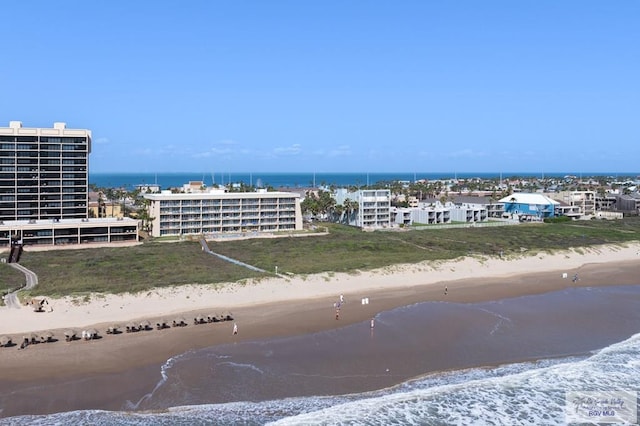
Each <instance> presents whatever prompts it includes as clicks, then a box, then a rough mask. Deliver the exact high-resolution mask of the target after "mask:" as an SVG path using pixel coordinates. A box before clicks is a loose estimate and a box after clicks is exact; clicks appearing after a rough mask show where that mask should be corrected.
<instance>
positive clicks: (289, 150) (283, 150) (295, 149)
mask: <svg viewBox="0 0 640 426" xmlns="http://www.w3.org/2000/svg"><path fill="white" fill-rule="evenodd" d="M273 152H274V154H276V155H298V154H300V153H301V152H302V147H301V146H300V144H297V143H295V144H293V145H291V146H284V147H276V148H274V150H273Z"/></svg>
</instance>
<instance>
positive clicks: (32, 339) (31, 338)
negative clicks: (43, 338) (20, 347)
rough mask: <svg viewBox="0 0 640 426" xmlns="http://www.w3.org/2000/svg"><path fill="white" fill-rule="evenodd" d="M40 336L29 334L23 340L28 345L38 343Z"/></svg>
mask: <svg viewBox="0 0 640 426" xmlns="http://www.w3.org/2000/svg"><path fill="white" fill-rule="evenodd" d="M37 339H38V336H36V335H35V334H34V333H28V334H25V335H23V336H22V340H23V341H24V342H27V343H36V341H37Z"/></svg>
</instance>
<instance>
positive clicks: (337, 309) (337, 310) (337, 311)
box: [336, 308, 340, 320]
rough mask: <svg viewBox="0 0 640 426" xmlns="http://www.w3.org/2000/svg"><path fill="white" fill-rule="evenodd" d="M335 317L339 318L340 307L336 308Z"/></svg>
mask: <svg viewBox="0 0 640 426" xmlns="http://www.w3.org/2000/svg"><path fill="white" fill-rule="evenodd" d="M336 319H337V320H339V319H340V308H336Z"/></svg>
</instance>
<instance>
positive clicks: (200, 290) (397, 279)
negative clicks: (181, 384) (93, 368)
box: [0, 242, 640, 353]
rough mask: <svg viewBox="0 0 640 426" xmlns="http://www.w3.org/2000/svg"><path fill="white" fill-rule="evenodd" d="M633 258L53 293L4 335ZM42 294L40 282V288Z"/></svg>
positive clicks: (1, 311) (1, 328)
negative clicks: (136, 290)
mask: <svg viewBox="0 0 640 426" xmlns="http://www.w3.org/2000/svg"><path fill="white" fill-rule="evenodd" d="M633 261H638V262H639V263H640V242H637V243H633V244H626V245H603V246H597V247H585V248H577V249H573V250H567V251H558V252H556V253H551V254H549V253H544V252H543V253H536V254H523V255H522V256H520V257H516V258H505V259H501V258H495V257H483V256H477V257H465V258H460V259H454V260H451V261H434V262H421V263H417V264H399V265H391V266H387V267H383V268H379V269H375V270H371V271H365V272H360V271H357V272H354V273H333V272H328V273H321V274H313V275H296V276H292V277H283V276H280V277H274V278H268V279H259V280H248V281H247V282H244V283H243V282H240V283H238V282H236V283H218V284H211V285H183V286H178V287H167V288H156V289H152V290H150V291H148V292H145V293H144V294H142V293H140V294H121V295H110V294H107V295H105V294H92V295H90V296H86V297H83V298H79V297H69V296H66V297H63V298H60V299H50V298H47V299H48V301H49V303H50V306H47V309H45V311H46V312H41V313H35V312H33V310H32V309H31V307H28V306H23V307H22V308H21V309H10V308H7V307H0V336H1V335H21V334H26V333H32V332H41V331H48V330H57V329H68V328H75V329H78V330H80V329H82V328H90V327H96V326H98V325H100V326H102V325H104V326H109V325H112V324H114V323H118V324H120V325H121V326H124V325H125V324H126V323H127V322H129V321H142V320H145V319H148V320H151V319H158V318H163V317H166V319H168V320H169V322H171V320H172V319H173V318H174V317H179V316H185V317H187V316H191V315H192V314H193V313H203V314H205V316H206V315H208V314H213V313H221V312H224V311H231V312H233V311H234V310H238V309H241V308H246V307H250V306H254V305H267V304H271V303H296V302H298V303H300V302H301V301H309V300H316V299H317V300H319V299H330V298H333V299H335V300H337V299H338V297H339V295H340V294H344V295H345V296H348V297H351V298H359V297H368V296H369V295H370V294H373V293H376V292H380V291H382V292H385V291H387V290H388V291H394V292H397V291H403V290H405V289H407V288H413V287H424V286H434V285H435V286H439V288H440V289H442V290H444V287H445V286H447V283H448V282H457V281H465V280H468V279H469V280H473V279H477V280H486V279H490V278H506V277H510V276H517V275H523V274H532V273H537V272H546V273H551V272H555V273H556V274H557V275H558V278H560V277H561V274H563V273H566V274H567V278H565V280H567V281H569V283H570V282H571V277H572V276H573V275H574V274H576V273H579V270H580V269H581V268H582V267H584V266H585V265H587V264H606V263H611V262H633ZM580 278H581V280H580V283H579V284H581V285H584V281H582V277H580ZM455 285H456V284H452V285H449V286H451V287H455ZM36 292H37V287H36V289H35V291H33V293H36ZM34 297H35V298H38V296H34ZM49 310H51V312H50V311H49ZM188 319H189V318H188ZM192 319H193V317H191V318H190V320H191V321H192ZM191 321H189V322H191ZM102 332H103V333H104V330H103V331H102ZM0 349H2V348H0ZM0 353H1V352H0Z"/></svg>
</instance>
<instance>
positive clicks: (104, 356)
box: [0, 246, 640, 418]
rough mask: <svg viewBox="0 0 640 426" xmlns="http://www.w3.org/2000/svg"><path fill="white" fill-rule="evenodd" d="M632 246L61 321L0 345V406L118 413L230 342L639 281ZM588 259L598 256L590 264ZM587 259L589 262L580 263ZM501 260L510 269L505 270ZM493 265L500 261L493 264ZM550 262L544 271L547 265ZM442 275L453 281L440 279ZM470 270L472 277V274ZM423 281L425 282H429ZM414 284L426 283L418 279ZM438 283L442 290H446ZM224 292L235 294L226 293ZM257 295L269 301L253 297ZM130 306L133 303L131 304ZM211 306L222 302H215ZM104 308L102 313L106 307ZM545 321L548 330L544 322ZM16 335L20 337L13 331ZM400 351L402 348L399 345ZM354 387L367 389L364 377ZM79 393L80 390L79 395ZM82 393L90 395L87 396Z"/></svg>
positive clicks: (316, 280) (480, 359)
mask: <svg viewBox="0 0 640 426" xmlns="http://www.w3.org/2000/svg"><path fill="white" fill-rule="evenodd" d="M636 248H637V246H633V247H627V248H624V249H622V248H620V247H610V246H607V247H600V248H599V249H598V250H593V252H592V253H590V254H586V255H585V254H579V253H575V252H571V253H562V254H560V255H558V254H556V255H552V256H550V255H541V254H540V255H537V256H534V257H529V258H522V259H517V260H515V261H514V260H506V261H500V260H497V261H496V260H495V259H494V260H493V261H492V260H485V261H483V262H479V261H478V260H477V259H469V258H467V259H464V260H461V261H459V262H455V263H454V262H452V263H442V264H441V265H439V267H438V268H435V267H432V269H428V268H427V267H426V266H425V265H413V266H412V267H411V268H408V267H407V266H406V265H405V266H402V267H400V266H398V267H394V268H386V269H385V270H384V273H383V272H380V271H379V272H378V273H367V274H365V273H362V274H358V275H346V274H345V276H343V275H342V274H335V275H334V276H333V277H332V279H333V281H332V280H327V276H326V275H327V274H323V275H322V276H319V277H311V278H307V280H304V281H302V282H299V281H296V282H295V284H292V280H289V281H288V282H286V283H285V284H288V285H286V286H282V287H280V288H273V287H270V285H273V283H274V282H275V281H277V280H269V283H267V285H266V289H267V290H268V291H267V290H265V288H264V287H263V288H262V290H263V291H262V292H257V291H256V290H257V289H259V288H261V287H260V286H261V284H258V285H257V286H241V287H237V288H236V290H237V291H238V292H240V291H239V290H243V291H242V292H241V293H242V295H243V296H245V295H246V294H247V293H246V291H249V290H251V291H253V292H254V293H257V294H255V295H254V296H256V297H254V298H252V299H248V300H246V299H245V300H243V299H242V298H237V301H236V304H235V305H233V306H232V307H231V308H230V309H228V310H230V311H232V312H233V314H234V316H235V321H228V322H219V323H206V324H199V325H194V324H193V316H194V315H195V314H197V313H203V314H205V315H206V314H207V313H211V312H212V311H213V312H215V311H219V312H221V311H223V310H226V309H223V308H222V307H221V308H220V309H217V308H211V307H209V308H200V309H191V310H186V311H185V310H182V309H183V308H184V307H185V306H184V304H183V303H182V304H181V303H178V302H179V301H178V302H176V303H173V304H172V306H171V307H172V308H173V310H174V311H172V312H173V313H168V312H167V311H163V312H159V311H158V310H156V311H154V312H156V315H151V314H149V315H144V316H139V318H144V319H148V320H149V321H151V323H152V325H153V324H155V323H154V320H155V319H156V318H166V319H167V320H169V322H171V320H172V319H173V316H177V315H180V316H183V317H185V319H186V320H187V323H188V325H187V326H186V327H175V328H168V329H164V330H155V329H154V330H151V331H140V332H136V333H122V334H119V335H107V334H105V329H106V327H107V326H109V325H111V324H112V323H113V322H114V321H104V322H97V323H95V322H94V323H91V324H87V326H88V325H92V326H93V327H95V328H97V329H98V330H99V333H100V335H101V336H102V337H101V338H100V339H97V340H89V341H84V340H77V341H73V342H65V341H64V338H63V336H62V334H61V333H62V330H64V327H62V328H57V329H52V328H49V329H48V330H53V331H54V335H55V336H56V337H57V338H58V339H60V340H59V341H57V342H53V343H38V344H35V345H31V346H28V347H27V348H26V349H24V350H16V348H17V347H19V346H14V347H12V348H0V361H1V362H0V377H1V379H0V388H2V389H7V390H9V389H11V390H12V391H11V392H10V393H9V394H5V395H4V396H2V395H0V399H2V398H7V399H6V400H5V401H6V402H7V403H6V404H5V407H7V408H6V409H5V410H4V411H2V412H0V418H2V417H6V416H13V415H20V414H28V413H31V414H46V413H52V412H56V411H68V410H70V409H73V410H76V409H94V408H96V409H107V410H122V409H125V407H123V406H122V403H123V400H126V401H134V402H135V401H139V400H141V398H144V395H146V394H147V393H148V392H149V391H150V390H151V389H154V387H155V386H156V385H157V383H158V382H159V380H161V378H162V377H161V373H160V372H161V367H162V365H164V364H165V363H166V362H167V360H169V359H172V357H175V356H177V355H181V354H185V353H187V352H190V353H192V352H194V351H197V350H198V349H203V348H210V347H217V346H219V345H225V344H228V343H237V344H241V343H242V344H245V343H251V342H265V341H271V340H273V339H277V338H280V337H287V338H289V337H296V336H297V337H302V336H309V335H311V334H313V333H317V332H324V331H329V332H330V331H331V330H335V329H338V328H345V327H348V326H351V325H353V324H359V323H361V324H364V325H363V327H365V328H366V330H367V334H368V330H369V320H370V319H371V318H373V317H376V316H378V315H379V314H380V313H385V312H386V313H388V312H389V311H391V310H393V309H395V308H398V307H404V306H410V305H414V304H417V303H421V302H451V303H443V304H437V305H438V306H443V307H444V309H445V311H442V312H445V313H446V312H449V313H450V312H453V311H455V309H456V308H455V307H456V306H460V305H461V304H462V305H465V304H473V303H480V302H491V301H500V300H504V299H512V298H518V297H521V296H527V295H540V294H547V293H551V292H554V291H556V290H563V289H569V288H571V287H606V286H620V285H640V282H639V279H638V277H640V258H637V257H636V256H637V255H636V252H635V251H634V250H636ZM594 259H598V260H599V261H597V262H595V261H594ZM584 260H590V261H591V262H588V263H583V261H584ZM513 262H515V263H513ZM559 264H560V265H564V266H565V268H562V269H557V267H558V265H559ZM505 265H507V266H510V267H509V268H505V267H504V266H505ZM500 266H503V267H502V268H500ZM547 267H548V268H551V269H547ZM417 268H420V272H416V271H415V269H417ZM517 268H521V269H522V270H523V271H524V272H523V273H514V270H516V269H517ZM388 269H393V270H394V271H389V270H388ZM532 269H534V270H535V269H537V271H534V272H532V271H531V270H532ZM425 271H426V272H425ZM562 271H565V272H566V273H567V274H568V276H567V278H563V276H562V273H563V272H562ZM574 273H578V274H579V281H578V282H576V283H573V282H572V280H571V277H572V275H573V274H574ZM425 275H429V276H428V277H427V276H425ZM443 275H445V276H451V277H457V278H458V279H451V280H438V279H439V278H441V277H442V276H443ZM469 275H475V276H474V277H470V276H469ZM427 278H431V281H429V279H427ZM369 280H370V281H369ZM423 281H426V282H423ZM380 282H386V283H387V285H380ZM420 282H423V283H422V284H419V283H420ZM305 283H306V284H308V285H309V286H311V287H313V286H316V285H324V286H325V287H327V288H326V289H324V292H317V293H310V292H309V287H307V286H305V285H304V284H305ZM416 283H418V284H416ZM281 284H282V283H281ZM338 284H339V286H338ZM292 285H297V286H298V287H301V290H305V291H306V293H305V294H308V299H305V300H303V299H300V298H295V297H294V296H296V295H297V293H295V292H292V291H291V290H290V288H291V286H292ZM445 287H446V288H447V294H445V293H444V289H445ZM276 290H279V291H276ZM342 290H343V291H342ZM272 292H273V293H272ZM281 292H285V293H288V295H289V296H290V298H289V299H287V298H281V299H277V298H274V295H276V296H281V295H282V293H281ZM292 293H293V294H292ZM303 293H304V292H303ZM341 293H343V294H344V296H345V304H344V306H343V308H342V309H341V313H340V320H339V321H337V320H336V319H335V316H334V312H335V311H334V308H333V303H335V302H336V301H337V300H338V297H339V295H340V294H341ZM219 294H220V292H215V293H213V295H212V297H214V296H217V295H219ZM228 294H231V295H232V296H233V295H235V293H233V292H231V293H228ZM228 294H227V298H226V299H225V298H224V297H221V299H224V300H226V301H227V302H229V301H230V300H234V299H233V298H232V297H229V296H228ZM264 294H266V295H267V296H269V297H266V296H264ZM236 297H237V295H236ZM365 297H366V298H368V299H369V301H370V303H369V304H362V303H361V299H362V298H365ZM175 298H176V297H174V299H175ZM134 300H135V299H134ZM185 300H190V299H185ZM259 300H268V301H267V302H264V303H259V302H258V301H259ZM169 301H171V299H170V300H169ZM202 302H204V301H202ZM206 302H208V303H211V300H208V299H207V300H206ZM92 303H94V302H92ZM131 303H132V305H133V306H135V303H133V301H132V302H131ZM89 305H91V304H89ZM160 305H161V306H158V307H156V308H160V307H162V309H167V308H166V307H165V306H164V305H163V304H160ZM92 306H93V305H92ZM98 306H99V305H98ZM188 306H189V305H188V304H187V307H188ZM211 306H220V305H217V304H213V303H212V304H211ZM59 307H60V304H59V303H58V302H56V304H55V308H56V310H54V313H55V312H58V311H59V310H58V308H59ZM72 307H73V308H76V309H83V308H84V312H85V314H84V315H78V316H74V314H76V313H77V312H78V311H74V310H73V309H71V307H70V308H69V309H70V310H71V312H72V313H71V314H70V315H71V317H72V319H74V320H79V319H85V320H86V321H90V320H91V318H93V316H92V315H91V314H90V313H89V314H86V312H87V310H86V308H87V305H84V306H82V307H77V306H74V305H72ZM107 308H108V307H106V308H104V309H105V310H106V311H108V309H107ZM96 309H98V308H96ZM447 309H449V310H447ZM452 309H453V310H452ZM118 310H119V309H118ZM21 311H25V313H27V314H29V315H30V316H31V317H32V318H33V317H35V318H38V319H39V320H42V319H43V318H47V317H49V316H50V314H48V313H34V312H33V311H31V310H30V309H29V310H26V309H22V310H21ZM80 312H82V311H80ZM178 312H179V314H178ZM2 314H4V311H0V318H2ZM549 314H552V312H549ZM446 315H449V314H446ZM449 318H450V322H449V323H448V324H449V326H451V327H454V328H453V329H456V330H458V332H462V334H459V333H453V334H451V335H448V334H447V335H443V336H440V337H438V338H439V339H442V340H441V341H440V343H441V344H442V345H444V346H447V345H453V346H456V345H459V344H464V345H466V346H465V347H467V348H470V347H475V346H473V345H474V344H473V341H474V339H475V337H474V336H469V335H467V334H465V333H466V330H465V329H466V328H467V326H468V323H465V322H464V320H462V319H458V318H457V317H455V316H453V317H449ZM440 320H441V319H440V317H437V316H436V318H435V321H440ZM234 322H235V323H237V324H238V326H239V334H238V335H233V333H232V328H233V324H234ZM123 324H124V323H123ZM465 324H467V325H465ZM5 326H6V324H5ZM383 326H384V325H383V324H379V325H376V332H378V327H383ZM14 327H15V324H14ZM456 327H458V328H456ZM460 327H462V328H460ZM543 327H544V329H547V326H543ZM76 328H77V327H76ZM77 329H78V330H79V328H77ZM527 329H529V330H530V331H529V332H528V333H532V332H533V333H534V334H533V335H535V332H534V331H531V330H535V329H536V326H534V325H531V327H529V326H527ZM382 330H383V328H380V332H381V331H382ZM636 330H640V327H637V328H636ZM523 331H524V329H523ZM434 332H435V330H434ZM0 334H5V333H0ZM605 334H606V333H605ZM14 336H15V334H14ZM18 337H20V336H19V335H18ZM434 337H435V335H434ZM456 339H459V340H456ZM578 341H580V339H578V340H576V341H575V342H573V343H569V347H570V348H576V347H577V346H576V345H578V343H577V342H578ZM469 345H471V346H469ZM444 346H438V347H444ZM343 350H345V351H346V352H344V353H340V354H339V356H340V357H341V359H342V360H344V362H345V363H353V362H356V365H357V363H358V361H357V359H355V360H354V359H353V357H354V355H353V354H350V351H351V349H349V350H347V346H344V348H343ZM472 351H473V350H472ZM402 352H403V353H404V350H402ZM456 353H458V352H456V351H454V352H452V353H451V354H452V355H454V354H456ZM537 356H538V355H536V352H535V351H532V352H524V353H523V354H522V355H517V356H516V355H512V356H511V357H508V359H510V360H514V361H515V360H518V359H520V360H521V359H535V358H536V357H537ZM431 357H432V359H431V362H433V363H434V364H433V368H434V369H435V370H434V371H447V370H449V369H451V368H456V366H457V364H455V362H454V361H452V359H450V357H448V356H444V355H442V354H439V351H438V350H435V352H432V355H431ZM501 357H503V354H501V353H500V351H499V350H498V351H494V350H489V352H487V353H485V354H484V355H483V354H475V355H472V356H471V359H470V360H467V361H465V362H470V365H474V363H480V364H482V365H492V364H494V361H495V363H500V362H503V361H504V359H503V358H501ZM375 359H376V357H375V356H374V357H373V358H372V360H371V362H372V363H374V364H375V363H379V362H380V361H376V360H375ZM398 359H405V361H407V362H406V364H407V366H409V365H411V368H409V369H408V370H407V371H412V372H415V371H416V369H419V367H418V364H419V362H418V360H416V359H414V358H413V355H411V354H409V353H404V355H401V356H399V358H398ZM420 362H421V361H420ZM329 364H330V362H329ZM412 372H407V373H406V374H405V376H402V377H401V376H394V377H393V378H391V377H387V378H385V377H382V378H380V379H375V380H377V381H376V382H375V383H376V385H378V384H379V385H380V386H391V385H395V384H397V383H399V382H400V381H402V380H404V379H406V378H407V376H411V374H413V373H412ZM368 380H373V379H368ZM378 380H379V381H378ZM70 383H76V385H74V386H77V389H76V388H75V387H74V388H73V389H74V392H78V393H77V394H75V395H73V398H74V399H73V400H69V401H67V402H61V401H60V400H54V401H49V399H50V397H51V391H52V390H53V389H56V387H57V386H60V389H63V388H64V386H69V384H70ZM87 383H89V384H87ZM354 386H364V382H363V383H362V384H357V385H354ZM367 386H371V382H368V384H367ZM97 387H100V390H96V388H97ZM103 387H104V388H103ZM36 389H37V391H36ZM78 389H80V390H78ZM82 389H85V390H84V391H82ZM89 389H91V391H90V392H87V391H88V390H89ZM114 390H115V394H114V393H113V392H114ZM348 390H349V391H351V390H353V389H348ZM356 390H357V388H356ZM21 396H22V397H21ZM69 398H71V396H69ZM9 401H10V405H9ZM9 407H10V408H9Z"/></svg>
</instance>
